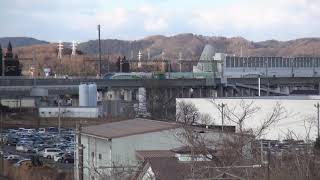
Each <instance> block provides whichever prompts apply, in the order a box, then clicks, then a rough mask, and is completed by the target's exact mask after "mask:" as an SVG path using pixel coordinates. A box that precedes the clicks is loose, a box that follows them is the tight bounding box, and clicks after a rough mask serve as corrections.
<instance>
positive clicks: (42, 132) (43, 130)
mask: <svg viewBox="0 0 320 180" xmlns="http://www.w3.org/2000/svg"><path fill="white" fill-rule="evenodd" d="M46 132H47V130H46V128H39V130H38V133H39V134H44V133H46Z"/></svg>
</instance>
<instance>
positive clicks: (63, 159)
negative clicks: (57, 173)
mask: <svg viewBox="0 0 320 180" xmlns="http://www.w3.org/2000/svg"><path fill="white" fill-rule="evenodd" d="M58 161H59V162H61V163H66V164H69V163H74V157H73V155H72V154H64V155H62V156H61V158H60V159H59V160H58Z"/></svg>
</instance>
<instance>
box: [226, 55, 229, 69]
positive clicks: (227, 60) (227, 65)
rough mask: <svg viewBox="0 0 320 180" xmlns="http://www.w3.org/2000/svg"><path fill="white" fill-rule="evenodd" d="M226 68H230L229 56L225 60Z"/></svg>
mask: <svg viewBox="0 0 320 180" xmlns="http://www.w3.org/2000/svg"><path fill="white" fill-rule="evenodd" d="M226 67H230V57H229V56H228V57H227V59H226Z"/></svg>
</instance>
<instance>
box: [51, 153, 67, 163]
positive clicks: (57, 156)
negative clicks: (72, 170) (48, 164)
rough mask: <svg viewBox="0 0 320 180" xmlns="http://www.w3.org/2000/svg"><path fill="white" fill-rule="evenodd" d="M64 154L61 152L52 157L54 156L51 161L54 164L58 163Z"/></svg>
mask: <svg viewBox="0 0 320 180" xmlns="http://www.w3.org/2000/svg"><path fill="white" fill-rule="evenodd" d="M64 154H65V153H64V152H61V153H59V154H56V155H54V156H53V160H54V161H55V162H58V161H60V160H61V159H62V156H63V155H64Z"/></svg>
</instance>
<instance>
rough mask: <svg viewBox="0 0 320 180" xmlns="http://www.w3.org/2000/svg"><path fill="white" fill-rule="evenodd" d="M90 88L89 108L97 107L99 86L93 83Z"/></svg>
mask: <svg viewBox="0 0 320 180" xmlns="http://www.w3.org/2000/svg"><path fill="white" fill-rule="evenodd" d="M88 86H89V106H94V107H95V106H97V85H96V84H95V83H91V84H89V85H88Z"/></svg>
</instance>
